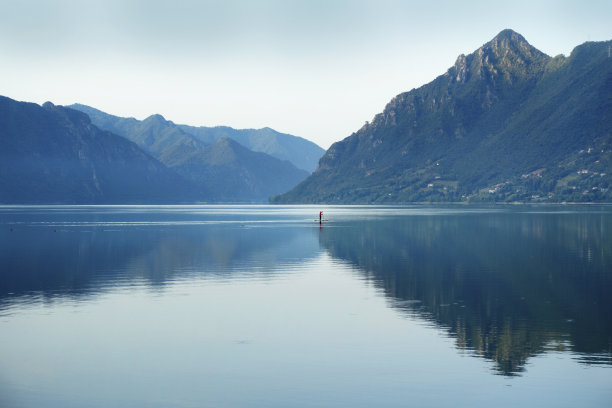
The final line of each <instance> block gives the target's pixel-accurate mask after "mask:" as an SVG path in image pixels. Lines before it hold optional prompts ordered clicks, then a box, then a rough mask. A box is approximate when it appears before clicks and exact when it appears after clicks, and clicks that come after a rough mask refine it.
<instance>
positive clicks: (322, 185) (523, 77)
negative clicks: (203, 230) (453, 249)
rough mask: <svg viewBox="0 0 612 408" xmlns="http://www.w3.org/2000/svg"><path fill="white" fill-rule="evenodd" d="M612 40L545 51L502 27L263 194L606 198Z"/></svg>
mask: <svg viewBox="0 0 612 408" xmlns="http://www.w3.org/2000/svg"><path fill="white" fill-rule="evenodd" d="M611 45H612V41H608V42H600V43H593V42H591V43H585V44H583V45H580V46H578V47H576V48H575V49H574V50H573V51H572V53H571V55H570V56H569V57H564V56H557V57H554V58H552V57H549V56H548V55H546V54H544V53H542V52H540V51H538V50H537V49H535V48H534V47H533V46H531V45H530V44H529V43H528V42H527V41H526V40H525V39H524V38H523V37H522V36H521V35H520V34H518V33H516V32H514V31H512V30H504V31H502V32H501V33H499V34H498V35H497V36H496V37H495V38H494V39H493V40H491V41H490V42H488V43H486V44H484V45H483V46H482V47H480V48H479V49H478V50H476V51H475V52H474V53H472V54H470V55H467V56H466V55H460V56H459V57H458V58H457V61H456V62H455V64H454V66H452V67H451V68H449V69H448V71H447V72H446V73H445V74H443V75H441V76H439V77H437V78H436V79H435V80H434V81H432V82H430V83H429V84H426V85H424V86H422V87H420V88H418V89H413V90H411V91H409V92H405V93H402V94H400V95H398V96H396V97H395V98H393V99H392V100H391V101H390V102H389V103H388V104H387V106H386V107H385V109H384V111H383V112H382V113H380V114H378V115H376V116H375V117H374V119H373V120H372V121H371V122H370V123H366V124H365V125H364V126H363V127H362V128H361V129H359V130H358V131H357V132H355V133H353V134H352V135H351V136H349V137H347V138H346V139H344V140H342V141H340V142H337V143H335V144H334V145H332V146H331V147H330V149H329V150H328V151H327V153H326V154H325V155H324V156H323V157H322V158H321V160H320V162H319V167H318V168H317V170H316V171H315V172H314V173H313V174H312V175H311V176H310V177H308V178H307V179H306V180H304V181H303V182H302V183H300V184H299V185H298V186H297V187H296V188H294V189H293V190H292V191H290V192H288V193H286V194H283V195H280V196H277V197H274V198H273V199H272V202H276V203H287V202H302V203H313V202H328V203H385V202H388V203H402V202H436V201H437V202H441V201H460V202H465V201H470V202H478V201H500V202H510V201H557V202H560V201H612V190H610V187H612V179H611V177H612V58H610V57H609V49H610V46H611Z"/></svg>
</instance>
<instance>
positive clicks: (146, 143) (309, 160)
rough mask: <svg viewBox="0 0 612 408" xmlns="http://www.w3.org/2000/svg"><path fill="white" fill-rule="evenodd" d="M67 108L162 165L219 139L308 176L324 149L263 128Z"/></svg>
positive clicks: (83, 108) (85, 106) (295, 137)
mask: <svg viewBox="0 0 612 408" xmlns="http://www.w3.org/2000/svg"><path fill="white" fill-rule="evenodd" d="M68 107H69V108H71V109H76V110H79V111H81V112H84V113H86V114H87V115H89V117H90V118H91V121H92V123H93V124H94V125H96V126H98V127H99V128H100V129H104V130H109V131H111V132H113V133H116V134H118V135H120V136H124V137H126V138H128V139H130V140H132V141H133V142H135V143H136V144H138V145H139V146H141V147H142V148H144V149H145V150H146V151H148V152H150V153H151V154H153V156H156V157H157V156H159V155H162V157H161V159H162V162H165V159H166V158H167V159H168V160H173V158H172V156H173V153H174V152H175V151H179V152H180V151H181V150H183V149H188V150H189V149H192V148H196V149H198V148H202V147H204V146H210V145H212V144H214V143H215V142H217V141H218V140H219V139H221V138H223V137H228V138H230V139H232V140H235V141H236V142H238V143H240V144H241V145H242V146H244V147H246V148H247V149H249V150H252V151H254V152H259V153H266V154H268V155H270V156H272V157H275V158H277V159H279V160H287V161H289V162H291V163H292V164H293V165H294V166H295V167H297V168H298V169H302V170H306V171H307V172H308V173H312V172H313V171H315V170H316V168H317V165H318V163H319V159H320V158H321V156H323V154H324V153H325V150H323V149H322V148H321V147H319V146H317V145H316V144H314V143H312V142H311V141H309V140H306V139H304V138H301V137H297V136H293V135H289V134H286V133H280V132H277V131H275V130H274V129H270V128H268V127H266V128H263V129H234V128H231V127H228V126H217V127H205V126H199V127H196V126H189V125H177V124H175V123H174V122H172V121H169V120H166V119H165V118H164V117H163V116H161V115H158V114H156V115H151V116H149V117H148V118H146V119H144V120H142V121H140V120H136V119H134V118H123V117H119V116H114V115H110V114H108V113H105V112H102V111H101V110H98V109H95V108H92V107H91V106H87V105H82V104H73V105H70V106H68ZM179 156H180V154H179ZM174 159H176V158H174Z"/></svg>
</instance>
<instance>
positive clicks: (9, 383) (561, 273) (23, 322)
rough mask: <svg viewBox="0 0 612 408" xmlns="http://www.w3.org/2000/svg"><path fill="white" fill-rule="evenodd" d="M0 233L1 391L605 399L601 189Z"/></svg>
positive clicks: (610, 346)
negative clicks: (516, 198)
mask: <svg viewBox="0 0 612 408" xmlns="http://www.w3.org/2000/svg"><path fill="white" fill-rule="evenodd" d="M320 210H323V211H324V218H325V219H326V220H327V221H325V222H323V223H322V224H321V225H319V222H318V214H319V211H320ZM315 220H316V221H315ZM0 243H1V253H0V406H2V407H15V408H19V407H46V408H54V407H62V408H66V407H406V406H422V407H449V406H470V407H490V406H492V405H493V406H496V407H516V406H538V407H555V408H558V407H577V406H580V407H608V406H612V296H611V294H612V206H596V205H591V206H573V205H566V206H526V205H525V206H491V207H471V206H406V207H393V206H385V207H374V206H316V207H315V206H265V205H264V206H239V205H235V206H3V207H0Z"/></svg>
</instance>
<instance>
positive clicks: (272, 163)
mask: <svg viewBox="0 0 612 408" xmlns="http://www.w3.org/2000/svg"><path fill="white" fill-rule="evenodd" d="M71 106H72V107H74V108H77V109H78V110H80V111H82V112H84V113H86V114H88V115H89V117H90V118H91V119H92V122H93V123H97V124H98V125H99V126H101V127H103V128H106V129H108V130H112V131H113V132H117V133H118V134H119V135H121V136H124V137H126V138H127V139H129V140H131V141H133V142H134V143H136V144H138V146H140V147H141V148H142V149H143V150H145V151H146V152H147V153H149V154H151V155H152V156H153V157H155V158H157V159H158V160H159V161H160V162H162V163H163V164H165V165H166V166H167V167H169V168H171V169H172V170H174V171H176V172H177V173H178V174H180V175H181V176H183V178H185V179H186V180H188V181H189V182H190V183H191V184H193V185H194V186H195V187H194V188H195V191H197V194H198V196H202V197H206V201H223V202H265V201H267V200H268V198H269V197H270V196H271V195H274V194H280V193H283V192H285V191H288V190H290V189H291V188H293V187H295V186H296V185H297V184H298V183H299V182H301V181H302V180H304V179H305V178H306V177H307V176H308V174H309V172H308V171H306V170H301V169H298V168H297V167H296V166H294V165H293V164H292V163H290V162H289V161H287V160H281V159H278V158H276V157H273V156H272V155H269V154H266V153H262V152H254V151H251V150H249V149H247V148H246V147H244V146H243V145H241V144H239V143H238V142H237V141H235V140H233V139H232V140H230V139H229V138H228V137H227V136H221V135H220V134H216V136H215V137H211V138H210V139H207V138H206V137H204V136H203V134H204V133H203V129H204V128H191V127H189V126H179V125H176V124H174V122H172V121H169V120H166V119H164V117H163V116H161V115H151V116H149V117H148V118H146V119H145V120H142V121H139V120H136V119H134V118H121V117H118V116H113V115H109V114H106V113H104V112H102V111H99V110H97V109H94V108H91V107H89V106H85V105H71ZM189 129H192V130H196V131H199V132H200V133H199V136H198V137H196V136H194V135H193V134H191V133H189V132H188V131H187V130H189ZM227 129H230V130H231V131H232V132H237V133H240V131H236V130H235V129H231V128H227ZM270 131H272V130H271V129H270ZM272 132H274V131H272ZM217 136H218V137H217ZM287 136H289V135H287ZM291 137H293V136H291ZM253 139H254V140H256V139H257V138H256V137H254V138H253ZM296 139H299V138H296ZM211 143H212V144H211ZM308 143H310V142H308ZM310 144H312V145H314V144H313V143H310ZM314 146H316V145H314ZM317 147H318V146H317Z"/></svg>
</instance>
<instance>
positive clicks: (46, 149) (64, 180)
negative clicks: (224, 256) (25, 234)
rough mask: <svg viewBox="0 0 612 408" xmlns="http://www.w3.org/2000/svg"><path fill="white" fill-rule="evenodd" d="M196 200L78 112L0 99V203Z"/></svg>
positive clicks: (184, 187) (166, 171)
mask: <svg viewBox="0 0 612 408" xmlns="http://www.w3.org/2000/svg"><path fill="white" fill-rule="evenodd" d="M195 199H197V197H196V196H194V195H193V194H192V193H191V191H190V185H189V184H188V183H187V182H186V181H185V180H183V179H182V178H181V177H180V176H179V175H178V174H176V173H175V172H173V171H171V170H169V169H167V168H166V167H164V166H163V165H162V164H161V163H159V162H158V161H157V160H155V159H154V158H152V157H150V156H149V155H147V154H146V153H144V152H143V151H142V150H141V149H139V148H138V146H136V144H134V143H132V142H130V141H128V140H126V139H125V138H123V137H120V136H117V135H115V134H113V133H111V132H108V131H102V130H100V129H98V128H97V127H95V126H93V125H92V124H91V122H90V120H89V117H88V116H87V115H85V114H83V113H81V112H78V111H75V110H72V109H67V108H64V107H61V106H55V105H53V104H51V103H49V102H47V103H45V104H44V105H43V106H42V107H41V106H39V105H36V104H33V103H25V102H17V101H14V100H12V99H9V98H6V97H0V202H2V203H131V202H170V201H173V202H176V201H182V200H195Z"/></svg>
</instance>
